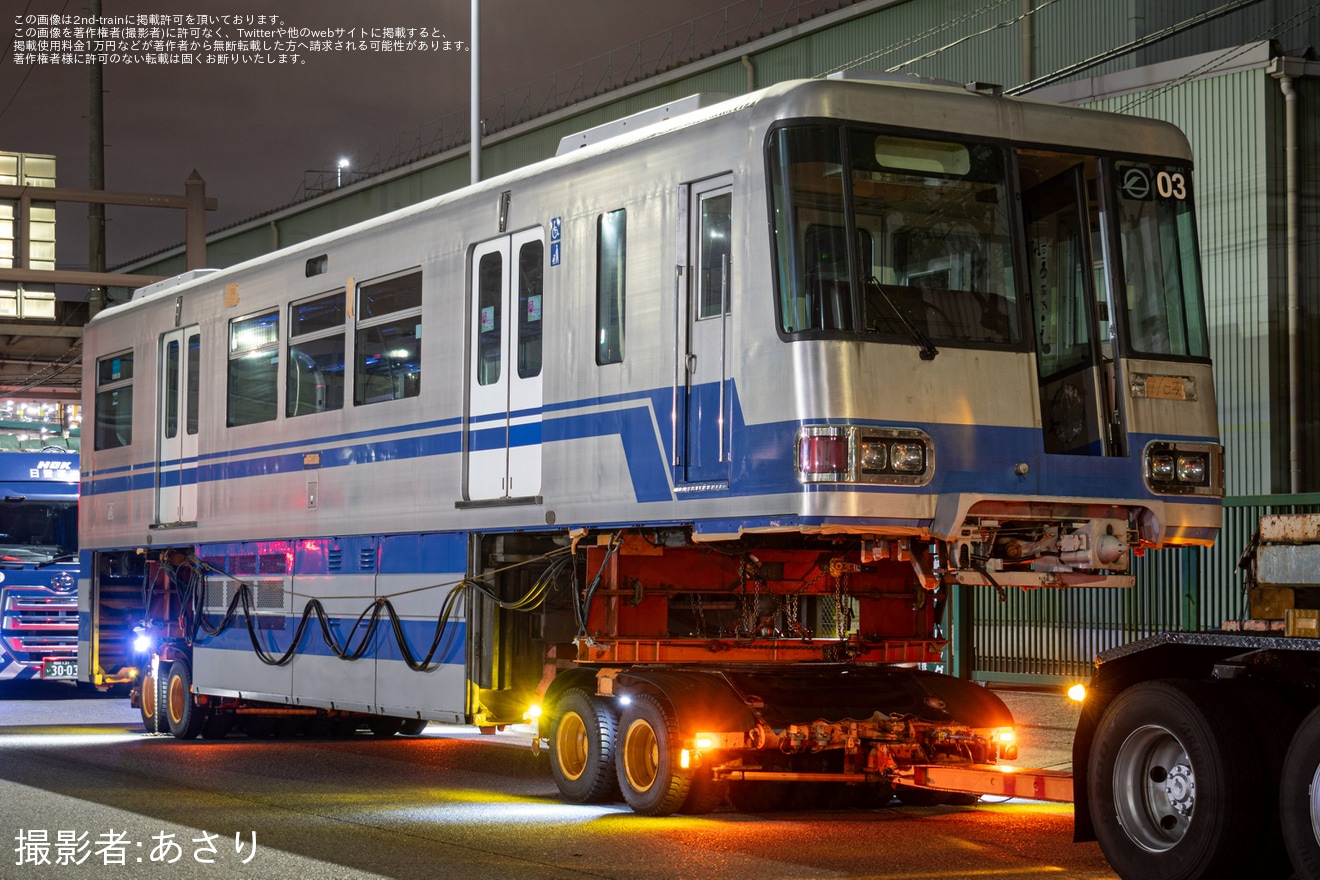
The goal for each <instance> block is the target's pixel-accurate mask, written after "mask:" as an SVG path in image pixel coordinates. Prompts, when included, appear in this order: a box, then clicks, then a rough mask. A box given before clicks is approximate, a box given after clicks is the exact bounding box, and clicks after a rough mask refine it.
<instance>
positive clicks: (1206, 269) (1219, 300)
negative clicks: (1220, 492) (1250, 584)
mask: <svg viewBox="0 0 1320 880" xmlns="http://www.w3.org/2000/svg"><path fill="white" fill-rule="evenodd" d="M1278 103H1279V98H1278V86H1277V85H1276V84H1275V83H1274V81H1273V80H1271V79H1270V78H1269V77H1268V76H1267V75H1266V74H1265V73H1264V72H1263V71H1260V70H1247V71H1242V72H1239V73H1233V74H1228V75H1225V76H1218V77H1212V78H1209V79H1201V80H1194V81H1192V82H1189V83H1184V84H1183V85H1179V86H1176V87H1173V88H1168V89H1164V90H1161V91H1159V92H1157V93H1143V94H1135V95H1125V96H1122V97H1118V98H1112V99H1109V100H1106V101H1101V102H1097V103H1096V104H1094V105H1091V106H1094V107H1096V108H1097V109H1100V110H1109V111H1113V112H1122V113H1126V114H1128V115H1134V116H1148V117H1153V118H1156V119H1163V120H1165V121H1167V122H1172V123H1174V124H1175V125H1177V126H1178V127H1179V128H1181V129H1182V130H1183V131H1184V132H1185V133H1186V134H1187V138H1188V140H1189V141H1190V142H1191V144H1192V152H1193V155H1194V157H1195V162H1196V174H1195V178H1194V182H1195V191H1194V195H1195V199H1196V219H1197V224H1198V227H1199V234H1200V245H1201V270H1202V273H1203V278H1204V285H1205V291H1206V310H1207V317H1208V319H1209V323H1210V340H1211V354H1212V356H1213V357H1214V359H1215V383H1216V391H1217V393H1218V396H1219V423H1220V425H1221V426H1222V430H1223V440H1224V450H1225V452H1224V454H1225V466H1224V467H1225V475H1226V482H1227V494H1229V495H1261V494H1266V493H1269V492H1272V491H1278V490H1282V489H1284V488H1286V483H1280V482H1278V477H1279V473H1280V471H1279V460H1280V458H1282V460H1283V463H1284V468H1285V471H1284V472H1285V473H1286V464H1287V461H1286V460H1287V452H1286V447H1285V446H1283V445H1281V444H1282V443H1284V442H1286V440H1287V427H1286V425H1287V423H1286V419H1285V418H1280V415H1281V414H1280V413H1278V412H1271V409H1270V402H1271V401H1272V400H1274V401H1277V400H1279V399H1280V398H1282V397H1284V390H1283V388H1282V387H1281V385H1280V384H1279V383H1280V381H1281V379H1282V377H1284V376H1286V362H1282V364H1281V362H1280V359H1279V355H1280V354H1281V353H1282V352H1283V351H1285V348H1284V345H1283V339H1282V338H1281V337H1280V335H1279V334H1280V330H1279V328H1280V327H1281V322H1282V321H1283V320H1284V314H1283V312H1282V305H1283V303H1282V302H1281V301H1280V294H1281V291H1282V286H1281V285H1280V284H1279V283H1278V282H1277V280H1275V281H1274V282H1273V283H1272V280H1271V274H1272V273H1271V259H1272V257H1273V255H1274V254H1276V253H1277V246H1278V243H1277V240H1276V241H1275V242H1274V243H1272V242H1271V240H1270V239H1271V236H1277V235H1278V231H1279V230H1278V226H1277V223H1278V220H1279V218H1278V217H1276V216H1275V215H1276V213H1277V211H1272V210H1271V206H1272V205H1273V204H1277V195H1278V190H1277V188H1276V187H1274V186H1273V185H1272V176H1273V175H1272V171H1273V168H1272V163H1274V162H1277V161H1278V159H1277V158H1276V157H1277V156H1278V153H1279V151H1277V150H1275V149H1273V148H1272V145H1271V140H1272V137H1271V132H1272V124H1273V114H1274V113H1275V112H1276V105H1277V104H1278ZM1281 367H1282V369H1283V371H1284V372H1282V373H1281V372H1280V370H1281ZM1282 415H1285V416H1286V411H1285V413H1283V414H1282ZM1280 430H1282V432H1283V436H1282V437H1279V436H1278V432H1279V431H1280Z"/></svg>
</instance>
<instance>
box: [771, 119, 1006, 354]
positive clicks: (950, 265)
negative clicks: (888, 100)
mask: <svg viewBox="0 0 1320 880" xmlns="http://www.w3.org/2000/svg"><path fill="white" fill-rule="evenodd" d="M845 168H846V169H847V170H848V173H847V174H845V173H844V169H845ZM1006 169H1007V163H1006V161H1005V155H1004V151H1003V150H1002V149H1000V148H998V147H995V146H991V145H987V144H974V143H957V142H953V141H943V140H929V139H919V138H907V137H896V136H894V135H891V134H885V133H883V132H880V131H876V130H865V129H855V128H846V127H839V126H830V125H804V126H792V127H787V128H781V129H779V130H777V131H776V132H775V133H774V134H773V135H772V136H771V144H770V176H771V186H772V190H773V193H774V234H775V245H776V255H777V260H778V267H777V268H778V279H779V297H778V302H779V327H780V332H781V333H783V334H785V335H786V336H789V337H795V336H802V335H806V336H811V337H820V336H843V337H847V338H863V339H884V340H885V341H893V340H895V339H908V340H910V341H912V342H913V343H915V344H918V345H922V346H923V347H930V346H932V345H933V344H935V343H955V344H956V343H967V344H972V345H978V346H980V345H989V346H1015V345H1017V344H1018V343H1019V342H1020V340H1021V335H1022V329H1021V326H1020V317H1019V316H1020V312H1021V309H1020V308H1019V307H1018V304H1017V302H1018V291H1017V289H1016V286H1015V283H1014V273H1013V250H1012V241H1013V237H1012V233H1011V229H1012V223H1011V214H1010V212H1009V206H1010V204H1011V202H1010V200H1009V197H1008V187H1007V170H1006Z"/></svg>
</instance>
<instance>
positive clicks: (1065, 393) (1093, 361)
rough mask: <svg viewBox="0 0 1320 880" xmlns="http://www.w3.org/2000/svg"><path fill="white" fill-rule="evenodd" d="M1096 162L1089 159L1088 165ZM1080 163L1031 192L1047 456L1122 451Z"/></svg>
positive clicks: (1102, 278) (1092, 209)
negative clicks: (1050, 454) (1051, 454)
mask: <svg viewBox="0 0 1320 880" xmlns="http://www.w3.org/2000/svg"><path fill="white" fill-rule="evenodd" d="M1091 167H1092V169H1093V167H1094V161H1093V160H1092V162H1091ZM1086 168H1087V166H1085V165H1075V166H1074V167H1072V168H1070V169H1069V170H1067V171H1065V172H1063V173H1062V174H1059V175H1057V176H1055V177H1054V178H1052V179H1050V180H1048V181H1046V182H1044V183H1042V184H1041V185H1039V186H1037V187H1035V188H1034V189H1032V190H1030V191H1028V192H1027V193H1026V194H1025V196H1024V198H1023V204H1024V209H1025V219H1026V231H1027V248H1028V260H1029V265H1028V269H1029V272H1028V276H1029V278H1030V279H1031V302H1032V308H1033V312H1034V322H1033V328H1034V336H1035V344H1036V361H1037V366H1038V374H1039V382H1040V410H1041V429H1042V431H1043V433H1044V447H1045V451H1046V452H1047V453H1053V454H1063V455H1097V456H1099V455H1124V454H1126V452H1125V450H1126V432H1125V430H1124V427H1123V424H1122V412H1121V402H1120V401H1119V400H1117V399H1116V397H1115V393H1114V390H1115V387H1116V382H1117V376H1116V370H1117V364H1116V361H1115V357H1114V350H1113V349H1114V343H1113V338H1112V335H1111V331H1110V328H1111V319H1110V314H1109V301H1108V296H1107V291H1108V286H1107V285H1108V276H1107V273H1106V272H1105V268H1104V267H1105V259H1104V257H1105V255H1104V249H1103V245H1102V240H1103V239H1102V234H1101V233H1102V217H1101V215H1100V211H1099V206H1098V204H1097V205H1093V204H1091V203H1090V201H1089V200H1088V192H1090V191H1091V189H1093V188H1098V187H1095V180H1094V179H1092V180H1091V181H1090V184H1091V185H1090V186H1088V181H1087V174H1086Z"/></svg>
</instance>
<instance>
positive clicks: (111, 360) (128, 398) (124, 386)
mask: <svg viewBox="0 0 1320 880" xmlns="http://www.w3.org/2000/svg"><path fill="white" fill-rule="evenodd" d="M132 442H133V352H131V351H126V352H122V353H120V354H115V355H111V356H110V357H106V358H101V359H100V360H98V361H97V362H96V431H95V436H94V438H93V448H95V449H97V450H101V449H117V448H119V447H121V446H128V445H129V444H131V443H132Z"/></svg>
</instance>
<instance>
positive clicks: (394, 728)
mask: <svg viewBox="0 0 1320 880" xmlns="http://www.w3.org/2000/svg"><path fill="white" fill-rule="evenodd" d="M401 727H403V719H402V718H395V717H394V716H393V715H373V716H371V717H370V718H368V719H367V729H368V730H370V731H371V735H372V736H378V737H387V736H394V734H396V733H398V732H399V728H401Z"/></svg>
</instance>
